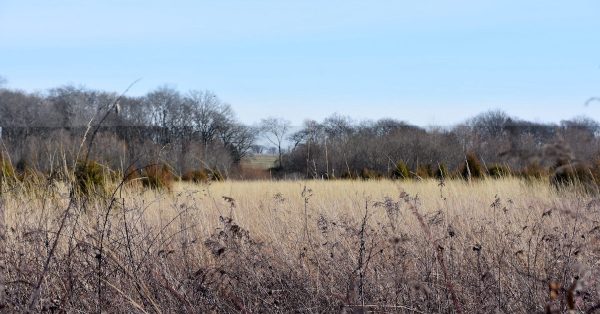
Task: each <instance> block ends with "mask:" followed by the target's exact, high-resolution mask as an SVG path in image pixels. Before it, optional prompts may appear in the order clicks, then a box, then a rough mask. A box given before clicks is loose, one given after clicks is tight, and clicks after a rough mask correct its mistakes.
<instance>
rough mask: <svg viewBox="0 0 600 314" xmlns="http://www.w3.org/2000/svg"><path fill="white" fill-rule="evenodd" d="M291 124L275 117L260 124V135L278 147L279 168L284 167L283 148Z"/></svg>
mask: <svg viewBox="0 0 600 314" xmlns="http://www.w3.org/2000/svg"><path fill="white" fill-rule="evenodd" d="M291 124H292V123H291V122H290V121H288V120H285V119H283V118H274V117H269V118H266V119H262V120H261V122H260V127H259V129H260V133H261V134H262V135H263V137H264V138H265V139H266V140H267V141H269V142H270V143H271V144H273V145H275V146H277V152H278V155H279V158H278V162H279V164H278V166H279V168H281V167H283V151H282V149H281V146H282V144H283V141H284V140H285V138H286V136H287V134H288V132H289V131H290V127H291Z"/></svg>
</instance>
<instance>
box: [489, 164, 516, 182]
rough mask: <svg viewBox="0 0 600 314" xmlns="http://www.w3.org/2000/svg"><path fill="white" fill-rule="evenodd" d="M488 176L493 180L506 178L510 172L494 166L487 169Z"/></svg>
mask: <svg viewBox="0 0 600 314" xmlns="http://www.w3.org/2000/svg"><path fill="white" fill-rule="evenodd" d="M488 175H489V176H490V177H492V178H495V179H499V178H506V177H509V176H510V175H511V171H510V168H508V167H507V166H503V165H499V164H494V165H492V166H491V167H490V168H489V169H488Z"/></svg>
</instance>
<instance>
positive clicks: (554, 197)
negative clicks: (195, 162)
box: [3, 179, 600, 313]
mask: <svg viewBox="0 0 600 314" xmlns="http://www.w3.org/2000/svg"><path fill="white" fill-rule="evenodd" d="M139 181H141V180H138V179H136V180H134V181H132V182H129V183H127V184H126V185H124V188H123V189H119V188H118V187H117V186H113V187H112V188H110V189H109V190H110V191H116V192H115V193H114V197H110V195H111V193H108V194H109V196H106V195H105V194H102V195H104V196H102V197H100V196H90V197H74V196H73V195H69V193H68V189H67V188H66V187H65V186H63V185H62V184H60V183H52V182H50V181H48V182H50V183H48V182H43V181H40V182H37V183H36V184H29V185H27V186H25V185H19V184H17V185H14V186H13V187H12V188H11V189H6V191H5V192H4V197H5V211H6V212H5V216H6V226H7V233H6V244H7V245H6V251H5V252H4V256H3V261H4V264H5V265H4V266H5V267H4V269H3V274H4V276H5V278H4V279H5V282H6V304H5V305H4V306H5V307H6V308H5V310H9V311H25V310H32V311H50V312H100V311H102V312H110V313H115V312H116V313H130V312H198V313H199V312H222V313H225V312H228V313H231V312H234V313H235V312H242V313H251V312H310V313H313V312H346V313H362V312H371V311H374V312H407V313H432V312H444V313H447V312H466V313H471V312H479V313H488V312H496V311H497V312H508V313H514V312H528V313H533V312H563V311H566V310H577V311H581V312H593V311H594V310H595V309H596V308H598V307H599V304H600V296H599V294H598V293H599V291H598V288H599V287H598V280H597V276H598V271H599V270H600V269H598V265H597V261H598V255H599V254H600V251H599V249H600V243H599V242H598V241H599V240H600V222H599V221H598V220H600V219H599V218H598V217H600V215H599V213H600V200H599V199H596V198H594V197H592V196H588V195H584V194H582V193H579V192H577V191H576V190H562V191H558V190H557V189H555V188H554V187H552V186H551V185H550V184H548V182H544V181H531V180H529V181H525V180H519V179H499V180H491V179H484V180H479V181H477V180H473V181H472V182H470V183H469V182H466V181H463V180H452V181H447V182H445V183H443V184H440V182H438V181H435V180H424V181H420V182H419V181H387V180H382V181H279V182H276V181H262V182H260V181H259V182H240V181H238V182H236V181H225V182H213V183H211V184H189V183H181V182H180V183H176V184H174V185H173V186H172V187H171V190H170V191H167V190H165V189H162V190H161V189H145V188H144V187H143V185H142V184H141V182H139ZM5 188H6V187H5Z"/></svg>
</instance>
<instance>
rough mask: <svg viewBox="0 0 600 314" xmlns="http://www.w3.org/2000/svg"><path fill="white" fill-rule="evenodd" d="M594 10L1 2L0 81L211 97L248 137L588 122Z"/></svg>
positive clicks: (350, 3) (533, 3)
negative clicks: (512, 120)
mask: <svg viewBox="0 0 600 314" xmlns="http://www.w3.org/2000/svg"><path fill="white" fill-rule="evenodd" d="M599 13H600V2H598V1H597V0H589V1H584V0H569V1H558V0H557V1H547V0H544V1H540V0H528V1H523V0H519V1H517V0H502V1H485V0H438V1H435V0H431V1H400V0H395V1H377V0H373V1H364V0H363V1H354V0H343V1H338V0H329V1H316V0H302V1H300V0H297V1H281V0H255V1H243V0H236V1H233V0H220V1H179V0H172V1H153V0H144V1H142V0H120V1H117V0H102V1H95V0H77V1H75V0H53V1H47V0H44V1H37V0H17V1H14V0H0V76H2V77H4V78H6V79H7V84H6V85H5V86H7V87H9V88H15V89H22V90H25V91H29V92H43V91H45V90H47V89H49V88H52V87H58V86H63V85H67V84H73V85H77V86H79V85H82V86H85V87H87V88H91V89H102V90H109V91H116V92H120V91H123V90H124V89H125V88H126V87H127V86H128V85H129V84H130V83H131V82H133V81H135V80H136V79H138V78H141V80H140V81H139V82H138V83H136V84H135V85H134V86H133V88H132V89H131V90H130V91H129V92H128V94H129V95H132V96H138V95H143V94H145V93H147V92H148V91H151V90H153V89H155V88H157V87H159V86H163V85H168V86H170V87H174V88H176V89H178V90H180V91H182V92H186V91H188V90H192V89H197V90H211V91H213V92H215V93H216V94H217V95H218V96H219V97H220V98H221V99H222V100H224V101H226V102H228V103H230V104H231V106H232V107H233V109H234V110H235V112H236V113H237V116H238V118H239V119H240V120H241V121H243V122H245V123H248V124H251V123H255V122H257V121H259V120H260V119H261V118H264V117H267V116H275V117H282V118H285V119H288V120H290V121H292V123H294V124H296V125H299V124H301V123H302V121H303V120H304V119H307V118H311V119H316V120H321V119H323V118H324V117H327V116H329V115H331V114H332V113H339V114H341V115H347V116H350V117H351V118H353V119H354V120H357V121H358V120H363V119H378V118H382V117H391V118H395V119H398V120H404V121H408V122H410V123H413V124H416V125H421V126H430V125H452V124H455V123H458V122H461V121H463V120H465V119H466V118H468V117H470V116H473V115H475V114H477V113H480V112H483V111H487V110H495V109H500V110H504V111H506V112H507V113H508V114H510V115H514V116H518V117H521V118H525V119H529V120H533V121H538V122H558V121H560V120H562V119H568V118H571V117H574V116H579V115H587V116H589V117H591V118H594V119H596V120H600V102H595V103H591V104H590V105H589V106H584V103H585V102H586V100H587V99H588V98H590V97H593V96H600V32H599V30H600V14H599Z"/></svg>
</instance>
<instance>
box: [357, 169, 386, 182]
mask: <svg viewBox="0 0 600 314" xmlns="http://www.w3.org/2000/svg"><path fill="white" fill-rule="evenodd" d="M360 177H361V178H362V179H364V180H370V179H381V177H382V175H381V173H379V172H378V171H377V170H373V169H369V168H363V170H362V171H361V172H360Z"/></svg>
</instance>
